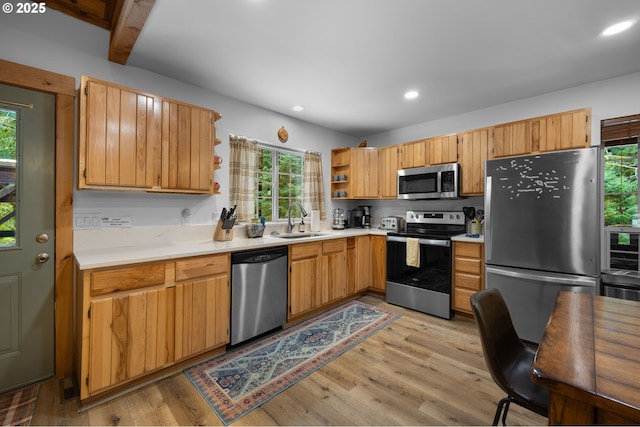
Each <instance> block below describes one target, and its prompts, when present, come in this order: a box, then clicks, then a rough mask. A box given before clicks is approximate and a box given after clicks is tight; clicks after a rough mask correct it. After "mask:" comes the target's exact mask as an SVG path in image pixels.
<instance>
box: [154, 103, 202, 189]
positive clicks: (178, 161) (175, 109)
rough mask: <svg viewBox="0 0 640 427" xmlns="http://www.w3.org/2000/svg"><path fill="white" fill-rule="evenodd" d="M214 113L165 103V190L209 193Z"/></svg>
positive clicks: (163, 120) (163, 115)
mask: <svg viewBox="0 0 640 427" xmlns="http://www.w3.org/2000/svg"><path fill="white" fill-rule="evenodd" d="M213 123H214V112H213V111H211V110H206V109H204V108H199V107H194V106H191V105H187V104H182V103H178V102H174V101H166V100H165V101H163V102H162V188H163V189H171V190H186V191H195V192H204V193H207V192H210V190H211V189H212V185H213V141H214V139H215V128H214V125H213Z"/></svg>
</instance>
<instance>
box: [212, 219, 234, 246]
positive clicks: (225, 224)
mask: <svg viewBox="0 0 640 427" xmlns="http://www.w3.org/2000/svg"><path fill="white" fill-rule="evenodd" d="M234 222H235V221H234V220H227V221H218V223H217V224H216V229H215V231H214V232H213V240H216V241H218V242H228V241H231V240H233V224H234Z"/></svg>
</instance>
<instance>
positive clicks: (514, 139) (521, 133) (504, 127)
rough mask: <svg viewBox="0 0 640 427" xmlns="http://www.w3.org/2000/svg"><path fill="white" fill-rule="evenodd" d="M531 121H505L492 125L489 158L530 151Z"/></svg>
mask: <svg viewBox="0 0 640 427" xmlns="http://www.w3.org/2000/svg"><path fill="white" fill-rule="evenodd" d="M531 150H532V148H531V121H530V120H522V121H519V122H513V123H505V124H501V125H497V126H494V127H493V138H491V141H490V144H489V158H490V159H497V158H500V157H512V156H521V155H525V154H530V153H531Z"/></svg>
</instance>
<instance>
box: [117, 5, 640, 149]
mask: <svg viewBox="0 0 640 427" xmlns="http://www.w3.org/2000/svg"><path fill="white" fill-rule="evenodd" d="M625 19H634V20H636V21H640V1H638V0H535V1H534V0H529V1H524V0H214V1H212V0H189V1H175V0H157V1H156V4H155V6H154V7H153V10H152V11H151V14H150V16H149V18H148V20H147V22H146V24H145V26H144V28H143V30H142V33H141V34H140V37H139V39H138V41H137V43H136V45H135V47H134V49H133V52H132V53H131V56H130V57H129V62H128V64H129V65H134V66H137V67H141V68H145V69H149V70H152V71H155V72H157V73H160V74H163V75H167V76H170V77H173V78H176V79H179V80H181V81H184V82H187V83H191V84H193V85H196V86H198V87H203V88H208V89H211V90H213V91H215V92H218V93H222V94H224V95H227V96H229V97H232V98H236V99H239V100H242V101H246V102H249V103H251V104H255V105H258V106H261V107H264V108H267V109H269V110H273V111H276V112H279V113H282V114H286V115H289V116H292V117H296V118H299V119H301V120H305V121H308V122H312V123H315V124H318V125H321V126H325V127H328V128H331V129H335V130H337V131H341V132H344V133H346V134H350V135H353V136H356V137H365V136H368V135H373V134H376V133H379V132H382V131H385V130H390V129H396V128H400V127H404V126H409V125H412V124H416V123H422V122H427V121H431V120H435V119H438V118H442V117H447V116H452V115H456V114H461V113H464V112H468V111H473V110H476V109H480V108H484V107H489V106H492V105H497V104H502V103H505V102H509V101H513V100H517V99H522V98H527V97H531V96H535V95H540V94H543V93H547V92H552V91H556V90H560V89H564V88H569V87H573V86H577V85H580V84H584V83H589V82H593V81H597V80H602V79H606V78H611V77H616V76H620V75H624V74H629V73H633V72H638V71H640V22H638V23H637V24H636V25H634V26H633V27H632V28H631V29H630V30H628V31H626V32H625V33H622V34H619V35H617V36H613V37H609V38H605V37H603V36H601V35H600V33H601V32H602V30H604V28H605V27H607V26H609V25H611V24H613V23H616V22H618V21H621V20H625ZM408 89H416V90H418V91H420V93H421V96H420V97H419V98H418V99H415V100H412V101H406V100H405V99H404V98H403V94H404V92H405V91H406V90H408ZM295 104H301V105H303V106H304V107H305V109H304V111H302V112H299V113H296V112H294V111H292V110H291V107H292V106H293V105H295Z"/></svg>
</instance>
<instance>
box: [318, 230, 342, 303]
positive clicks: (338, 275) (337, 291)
mask: <svg viewBox="0 0 640 427" xmlns="http://www.w3.org/2000/svg"><path fill="white" fill-rule="evenodd" d="M346 277H347V239H333V240H326V241H323V242H322V299H321V301H320V302H321V304H326V303H328V302H331V301H336V300H339V299H341V298H344V297H346V296H347V281H346V280H345V278H346Z"/></svg>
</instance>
